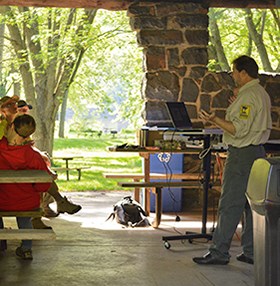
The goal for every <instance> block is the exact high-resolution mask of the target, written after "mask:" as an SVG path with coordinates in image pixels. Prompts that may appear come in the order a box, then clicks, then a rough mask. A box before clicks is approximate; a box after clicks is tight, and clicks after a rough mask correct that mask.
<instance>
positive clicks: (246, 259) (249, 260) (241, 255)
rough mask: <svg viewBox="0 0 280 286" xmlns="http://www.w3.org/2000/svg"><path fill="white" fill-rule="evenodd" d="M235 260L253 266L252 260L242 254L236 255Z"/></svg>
mask: <svg viewBox="0 0 280 286" xmlns="http://www.w3.org/2000/svg"><path fill="white" fill-rule="evenodd" d="M236 259H237V260H238V261H241V262H245V263H249V264H254V259H253V258H250V257H248V256H246V255H245V254H244V253H243V252H242V253H241V254H238V255H237V256H236Z"/></svg>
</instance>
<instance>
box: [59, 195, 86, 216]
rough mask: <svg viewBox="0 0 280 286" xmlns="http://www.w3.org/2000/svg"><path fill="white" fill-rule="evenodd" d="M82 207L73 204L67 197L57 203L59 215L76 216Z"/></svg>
mask: <svg viewBox="0 0 280 286" xmlns="http://www.w3.org/2000/svg"><path fill="white" fill-rule="evenodd" d="M81 208H82V207H81V206H80V205H76V204H73V203H72V202H70V201H69V200H68V199H67V198H66V197H64V198H63V200H61V201H60V202H57V212H58V213H68V214H75V213H77V212H78V211H79V210H80V209H81Z"/></svg>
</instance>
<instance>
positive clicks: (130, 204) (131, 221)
mask: <svg viewBox="0 0 280 286" xmlns="http://www.w3.org/2000/svg"><path fill="white" fill-rule="evenodd" d="M111 217H113V219H116V222H117V223H120V224H122V225H125V226H132V227H135V226H149V225H150V223H149V221H148V219H147V218H146V213H145V211H144V210H143V208H142V207H141V205H140V204H139V203H138V202H136V201H135V200H133V199H132V198H131V196H127V197H124V198H123V199H122V200H120V201H118V202H117V203H116V204H115V205H114V210H113V212H112V213H111V214H110V216H109V217H108V218H107V220H108V219H110V218H111Z"/></svg>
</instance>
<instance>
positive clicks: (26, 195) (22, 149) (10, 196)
mask: <svg viewBox="0 0 280 286" xmlns="http://www.w3.org/2000/svg"><path fill="white" fill-rule="evenodd" d="M35 129H36V123H35V120H34V119H33V117H32V116H30V115H22V116H18V117H16V118H15V120H14V122H13V123H12V125H11V127H10V128H9V129H8V132H7V138H5V137H3V138H2V139H1V140H0V170H25V169H35V170H45V171H48V167H47V165H46V163H45V162H44V160H43V158H42V156H41V154H40V153H39V152H37V151H35V150H34V149H33V147H32V142H31V141H30V139H28V138H29V136H30V135H31V134H33V133H34V131H35ZM50 186H51V184H50V183H36V184H32V183H22V184H11V183H9V184H5V183H1V184H0V209H1V210H4V211H28V210H34V209H38V208H39V207H40V193H41V192H47V191H48V189H49V188H50ZM17 223H18V227H19V228H32V224H31V218H30V217H17ZM0 227H2V228H3V221H2V218H1V220H0ZM31 247H32V241H31V240H23V241H22V243H21V246H20V247H18V248H17V249H16V254H17V255H18V256H19V257H21V258H23V259H32V250H31Z"/></svg>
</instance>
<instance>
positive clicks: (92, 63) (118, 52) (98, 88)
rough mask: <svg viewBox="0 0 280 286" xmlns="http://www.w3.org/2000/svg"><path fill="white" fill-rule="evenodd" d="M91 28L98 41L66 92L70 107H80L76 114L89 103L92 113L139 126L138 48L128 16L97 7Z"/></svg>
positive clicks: (139, 70) (139, 51) (140, 64)
mask: <svg viewBox="0 0 280 286" xmlns="http://www.w3.org/2000/svg"><path fill="white" fill-rule="evenodd" d="M94 27H95V31H99V32H98V35H97V36H96V37H98V41H96V42H95V45H92V46H91V47H90V48H89V50H88V53H87V55H86V58H85V60H84V61H83V63H82V65H81V68H80V72H79V74H78V75H77V78H76V81H75V83H74V85H73V88H72V89H71V91H70V106H72V107H74V106H79V108H81V114H79V113H76V116H79V115H80V116H81V115H83V114H84V113H85V112H86V111H88V107H89V106H91V107H93V108H94V112H95V114H98V115H101V116H106V114H107V115H113V116H114V117H115V119H116V120H122V119H127V120H128V121H129V122H130V123H131V125H132V126H134V127H135V126H137V125H138V126H139V124H141V123H142V122H141V118H140V116H139V112H140V108H141V107H142V102H143V100H142V98H141V81H142V76H143V72H142V63H141V61H142V51H141V49H139V48H138V47H137V44H136V35H135V33H134V32H132V31H131V28H130V25H129V21H128V17H127V16H126V14H125V13H123V12H108V11H103V10H99V11H98V14H97V17H96V21H95V25H94ZM81 98H82V99H83V100H80V99H81ZM100 127H101V126H100Z"/></svg>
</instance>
